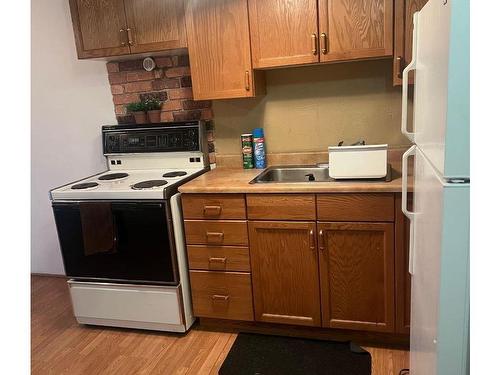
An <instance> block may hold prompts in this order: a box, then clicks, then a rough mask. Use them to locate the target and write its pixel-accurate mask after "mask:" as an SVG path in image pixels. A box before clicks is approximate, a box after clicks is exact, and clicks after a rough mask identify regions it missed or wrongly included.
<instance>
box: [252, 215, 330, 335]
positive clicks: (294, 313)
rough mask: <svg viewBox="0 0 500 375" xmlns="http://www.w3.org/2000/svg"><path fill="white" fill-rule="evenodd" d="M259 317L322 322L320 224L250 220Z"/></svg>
mask: <svg viewBox="0 0 500 375" xmlns="http://www.w3.org/2000/svg"><path fill="white" fill-rule="evenodd" d="M248 227H249V235H250V259H251V264H252V284H253V294H254V306H255V320H258V321H263V322H271V323H286V324H297V325H304V326H320V325H321V314H320V294H319V275H318V252H317V250H316V236H315V233H316V224H315V223H308V222H260V221H250V222H249V223H248Z"/></svg>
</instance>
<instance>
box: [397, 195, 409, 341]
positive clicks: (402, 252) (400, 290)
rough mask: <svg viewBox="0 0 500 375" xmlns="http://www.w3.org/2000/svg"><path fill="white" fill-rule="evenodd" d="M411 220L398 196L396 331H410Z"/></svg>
mask: <svg viewBox="0 0 500 375" xmlns="http://www.w3.org/2000/svg"><path fill="white" fill-rule="evenodd" d="M412 205H413V195H412V194H411V195H409V196H408V209H409V210H410V211H411V210H413V207H412ZM409 244H410V221H409V220H408V218H407V217H406V216H405V215H404V214H403V212H402V211H401V195H400V194H398V195H397V196H396V223H395V262H396V286H395V291H396V332H398V333H403V334H409V333H410V317H411V275H410V273H409V272H408V261H409V250H410V248H409Z"/></svg>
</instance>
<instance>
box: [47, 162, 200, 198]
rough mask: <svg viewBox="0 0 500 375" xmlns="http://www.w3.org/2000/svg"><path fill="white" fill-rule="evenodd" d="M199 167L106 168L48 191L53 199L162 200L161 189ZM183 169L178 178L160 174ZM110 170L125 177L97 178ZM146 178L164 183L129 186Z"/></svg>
mask: <svg viewBox="0 0 500 375" xmlns="http://www.w3.org/2000/svg"><path fill="white" fill-rule="evenodd" d="M201 170H203V168H183V169H180V168H179V169H173V168H170V169H160V168H158V169H140V170H138V169H133V170H123V169H120V170H109V171H106V172H103V173H100V174H98V175H95V176H92V177H88V178H85V179H83V180H79V181H75V182H73V183H71V184H68V185H64V186H62V187H60V188H57V189H54V190H52V191H51V194H52V199H53V200H89V199H163V190H164V189H165V188H167V187H169V186H172V185H173V184H175V183H177V182H179V181H181V180H184V179H186V178H188V177H190V176H192V175H193V174H195V173H197V172H199V171H201ZM179 171H185V172H187V174H186V175H184V176H180V177H163V175H164V174H165V173H169V172H179ZM111 173H127V174H128V176H127V177H125V178H120V179H117V180H109V181H106V180H99V177H100V176H103V175H107V174H111ZM147 180H163V181H166V182H167V184H166V185H163V186H158V187H153V188H146V189H141V190H134V189H132V185H134V184H137V183H139V182H142V181H147ZM89 182H90V183H94V182H96V183H98V185H97V186H95V187H90V188H88V189H79V190H75V189H72V186H74V185H76V184H82V183H89Z"/></svg>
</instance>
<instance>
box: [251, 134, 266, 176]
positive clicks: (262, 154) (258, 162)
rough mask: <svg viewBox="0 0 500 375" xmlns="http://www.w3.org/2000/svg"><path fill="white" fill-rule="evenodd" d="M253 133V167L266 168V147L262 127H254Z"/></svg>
mask: <svg viewBox="0 0 500 375" xmlns="http://www.w3.org/2000/svg"><path fill="white" fill-rule="evenodd" d="M252 134H253V155H254V158H255V168H257V169H264V168H266V164H267V163H266V147H265V143H264V129H262V128H256V129H254V130H253V132H252Z"/></svg>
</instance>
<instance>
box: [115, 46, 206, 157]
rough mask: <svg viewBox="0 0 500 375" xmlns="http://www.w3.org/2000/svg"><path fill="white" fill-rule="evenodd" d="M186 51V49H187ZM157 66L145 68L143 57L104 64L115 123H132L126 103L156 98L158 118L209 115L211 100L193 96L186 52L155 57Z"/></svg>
mask: <svg viewBox="0 0 500 375" xmlns="http://www.w3.org/2000/svg"><path fill="white" fill-rule="evenodd" d="M186 52H187V51H186ZM154 60H155V63H156V68H155V69H153V70H152V71H150V72H148V71H146V70H144V69H143V67H142V61H143V60H142V59H138V58H137V57H135V58H134V57H131V59H126V60H121V61H111V62H109V63H108V64H107V69H108V79H109V84H110V85H111V92H112V94H113V102H114V104H115V106H114V108H115V113H116V119H117V121H118V123H134V117H133V116H132V115H131V114H129V113H127V104H129V103H134V102H138V101H143V100H146V99H148V98H155V99H158V100H160V101H161V102H162V112H161V121H162V122H168V121H189V120H206V121H209V120H211V119H212V108H211V107H212V102H211V101H209V100H198V101H195V100H193V90H192V88H191V87H192V83H191V71H190V69H189V57H188V56H187V55H185V54H184V55H169V56H156V57H154ZM211 125H212V123H211V122H208V123H207V138H208V149H209V158H210V163H215V152H214V143H213V131H212V128H211Z"/></svg>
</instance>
